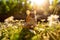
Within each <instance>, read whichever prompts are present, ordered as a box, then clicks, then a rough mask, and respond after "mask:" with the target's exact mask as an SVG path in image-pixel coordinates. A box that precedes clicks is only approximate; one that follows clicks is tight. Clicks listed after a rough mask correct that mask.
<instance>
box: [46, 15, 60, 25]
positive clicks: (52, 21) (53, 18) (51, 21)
mask: <svg viewBox="0 0 60 40" xmlns="http://www.w3.org/2000/svg"><path fill="white" fill-rule="evenodd" d="M58 18H59V16H58V15H51V16H49V17H48V19H47V20H48V22H49V26H52V25H56V24H57V22H58Z"/></svg>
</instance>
